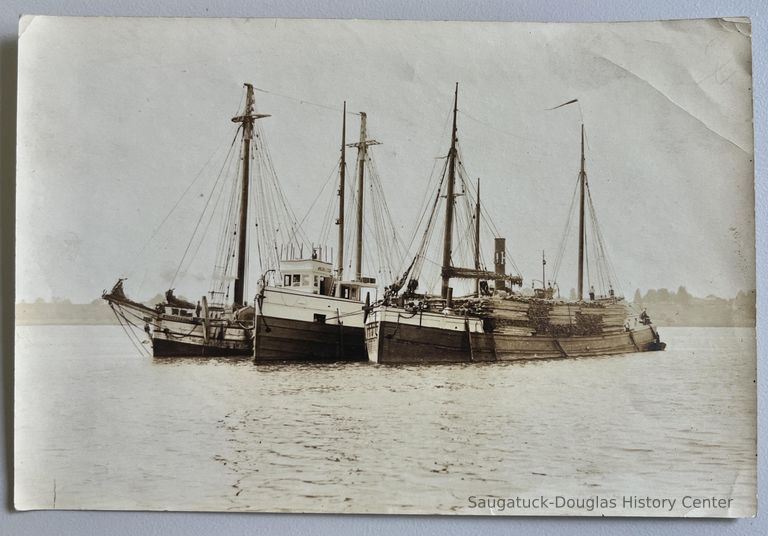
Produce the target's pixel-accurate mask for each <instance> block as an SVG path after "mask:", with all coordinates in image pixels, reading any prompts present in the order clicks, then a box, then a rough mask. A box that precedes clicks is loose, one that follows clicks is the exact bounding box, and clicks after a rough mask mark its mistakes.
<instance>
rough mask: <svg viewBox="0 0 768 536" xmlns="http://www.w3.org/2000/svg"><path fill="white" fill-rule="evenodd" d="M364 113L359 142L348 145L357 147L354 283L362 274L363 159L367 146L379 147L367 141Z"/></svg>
mask: <svg viewBox="0 0 768 536" xmlns="http://www.w3.org/2000/svg"><path fill="white" fill-rule="evenodd" d="M366 119H367V116H366V114H365V112H360V141H359V142H357V143H350V144H349V147H357V222H356V223H357V243H356V244H355V246H356V247H355V281H360V280H361V279H362V275H363V274H362V272H363V192H364V187H365V184H364V182H365V159H366V156H367V154H368V146H369V145H380V144H379V142H378V141H376V140H369V139H366V138H367V134H366Z"/></svg>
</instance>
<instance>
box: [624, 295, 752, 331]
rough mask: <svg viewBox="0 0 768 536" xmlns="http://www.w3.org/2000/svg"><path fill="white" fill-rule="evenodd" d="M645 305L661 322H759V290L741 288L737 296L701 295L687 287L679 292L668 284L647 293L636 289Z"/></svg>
mask: <svg viewBox="0 0 768 536" xmlns="http://www.w3.org/2000/svg"><path fill="white" fill-rule="evenodd" d="M632 301H633V302H634V303H635V305H636V306H637V307H639V308H643V307H645V308H646V309H647V311H648V314H649V315H650V317H651V319H652V320H653V322H654V323H655V324H658V325H660V326H722V327H729V326H744V327H754V326H755V314H756V313H755V291H754V290H750V291H747V292H744V291H739V293H738V294H736V296H735V297H734V298H730V299H726V298H719V297H717V296H713V295H709V296H707V297H706V298H698V297H696V296H693V295H691V294H690V293H689V292H688V291H687V290H686V289H685V287H679V288H678V289H677V292H675V291H669V290H667V289H665V288H661V289H651V290H649V291H648V292H646V293H645V294H644V295H643V294H641V292H640V289H638V290H636V291H635V296H634V298H633V300H632Z"/></svg>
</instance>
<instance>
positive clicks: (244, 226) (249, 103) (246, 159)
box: [232, 83, 269, 305]
mask: <svg viewBox="0 0 768 536" xmlns="http://www.w3.org/2000/svg"><path fill="white" fill-rule="evenodd" d="M244 86H245V88H246V96H245V109H244V111H243V115H239V116H237V117H233V118H232V122H233V123H242V129H243V142H242V143H243V149H242V155H243V165H242V180H241V185H240V223H239V224H238V227H237V277H236V279H235V296H234V300H233V301H234V304H235V305H243V304H244V303H245V302H244V301H243V293H244V290H245V257H246V254H247V249H248V187H249V185H250V180H249V178H250V169H249V168H250V163H251V140H253V123H254V122H255V121H256V119H261V118H262V117H269V115H267V114H254V113H253V85H252V84H247V83H246V84H244Z"/></svg>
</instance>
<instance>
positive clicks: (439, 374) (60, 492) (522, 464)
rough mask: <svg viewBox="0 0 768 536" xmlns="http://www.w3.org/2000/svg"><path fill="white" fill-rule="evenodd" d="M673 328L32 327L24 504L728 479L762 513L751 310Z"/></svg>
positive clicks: (440, 508) (192, 501) (458, 495)
mask: <svg viewBox="0 0 768 536" xmlns="http://www.w3.org/2000/svg"><path fill="white" fill-rule="evenodd" d="M663 338H664V340H665V341H666V342H668V344H669V346H668V350H667V351H665V352H660V353H646V354H632V355H625V356H614V357H600V358H582V359H573V360H555V361H546V362H525V363H503V364H463V365H443V366H398V367H387V366H376V365H368V364H365V363H362V364H360V363H357V364H336V365H317V366H315V365H290V366H281V365H266V366H265V365H260V366H255V365H253V364H252V363H251V361H250V360H249V359H237V360H232V359H156V360H152V359H150V358H146V357H139V356H138V355H136V351H135V349H133V348H132V347H131V345H130V342H129V341H128V340H127V339H126V337H125V335H124V334H123V333H122V332H121V331H120V328H119V327H111V326H110V327H104V326H99V327H95V326H94V327H83V326H28V327H19V328H17V357H16V397H17V398H16V415H17V418H16V454H15V455H16V486H17V490H16V504H17V506H19V507H41V508H49V507H52V506H53V490H54V485H55V489H56V507H57V508H110V509H179V510H195V509H205V510H267V511H299V512H392V513H464V514H489V513H491V512H489V511H488V510H487V509H485V510H483V509H477V508H470V507H469V502H468V497H470V496H498V497H515V496H520V497H533V496H539V495H545V496H555V495H562V496H570V497H589V496H595V495H598V496H605V497H611V496H615V497H621V496H623V495H637V496H645V495H649V496H651V497H679V498H681V497H683V496H684V495H700V496H713V495H715V496H727V497H734V498H735V500H734V501H733V503H732V506H731V509H730V510H729V511H724V510H711V511H710V512H711V513H714V514H717V515H725V514H728V513H730V515H737V514H742V515H743V514H749V513H752V512H753V511H754V505H755V499H754V486H755V480H756V461H755V448H756V435H755V434H756V428H755V422H756V416H755V415H756V412H755V406H756V392H755V384H754V383H753V382H754V380H755V350H754V348H755V345H754V344H755V342H754V330H751V329H725V328H719V329H701V328H696V329H687V328H686V329H684V328H675V329H673V328H666V329H663ZM54 482H55V484H54ZM619 502H621V501H619ZM567 512H568V510H567V509H561V510H557V511H553V510H549V511H542V510H520V509H518V510H515V509H509V510H505V511H504V512H503V513H505V514H512V513H529V514H544V515H550V514H564V513H567ZM575 512H576V513H580V514H590V513H591V514H592V515H596V514H597V515H599V514H600V513H601V512H600V511H597V510H596V511H592V512H587V511H583V510H579V511H575ZM497 513H498V512H497ZM602 513H606V514H608V515H617V514H621V513H632V514H634V515H642V514H646V515H650V514H652V515H681V514H686V513H688V515H692V514H693V515H701V514H703V513H706V511H705V510H694V511H689V509H684V508H682V506H680V505H679V500H678V505H677V506H676V507H675V508H674V509H673V510H672V511H663V510H659V511H644V512H638V511H630V510H625V509H622V508H617V509H613V510H611V511H607V512H602Z"/></svg>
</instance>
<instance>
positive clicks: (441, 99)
mask: <svg viewBox="0 0 768 536" xmlns="http://www.w3.org/2000/svg"><path fill="white" fill-rule="evenodd" d="M749 34H750V28H749V25H748V24H745V23H743V22H737V21H724V20H715V19H712V20H693V21H673V22H638V23H599V24H573V23H568V24H555V23H497V22H494V23H480V22H404V21H333V20H325V21H310V20H291V19H280V20H275V19H230V20H228V19H131V18H125V19H109V18H53V17H34V18H25V19H24V20H22V23H21V30H20V41H19V48H20V52H19V82H18V83H19V96H18V136H17V139H18V155H17V166H18V167H17V252H16V253H17V257H16V259H17V260H16V262H17V270H16V273H17V276H16V284H17V292H16V294H17V295H16V300H17V301H22V300H25V301H33V300H34V299H36V298H38V297H42V298H44V299H47V300H49V299H52V298H53V297H61V298H68V299H70V300H72V301H73V302H89V301H91V300H93V299H95V298H98V297H99V296H100V294H101V292H102V290H103V289H105V288H109V287H110V286H111V285H112V284H113V283H114V282H115V280H116V279H117V278H118V277H126V276H127V277H128V281H126V290H127V291H128V293H129V294H133V295H135V296H136V297H138V298H142V299H143V298H145V297H150V296H153V295H155V294H157V293H158V292H162V291H164V290H165V289H166V288H168V285H169V281H168V279H169V274H172V273H173V272H174V271H175V269H176V267H177V266H178V263H179V259H180V257H181V255H182V254H183V250H184V247H185V246H186V243H187V240H188V238H189V232H190V229H191V228H192V227H193V226H194V223H195V221H196V220H197V218H198V216H199V210H200V208H201V206H202V205H201V203H202V202H203V201H202V198H200V196H199V195H195V193H196V192H197V189H199V191H200V193H202V192H203V191H206V188H205V185H206V184H207V185H210V184H212V183H211V182H210V180H213V179H215V172H216V170H217V169H216V162H217V160H218V161H220V160H221V159H222V157H223V152H222V151H223V150H226V147H227V146H228V145H229V142H230V141H231V139H232V135H233V132H234V131H233V128H234V127H233V124H232V123H231V122H230V117H232V116H233V115H235V114H236V112H237V110H238V106H239V104H240V102H241V98H242V84H243V82H246V81H247V82H252V83H253V84H254V85H255V86H256V87H258V88H261V89H265V90H267V91H268V92H264V91H259V92H257V94H256V98H257V107H258V110H259V111H260V112H263V113H268V114H271V117H270V118H268V119H265V120H263V121H265V122H264V123H263V125H262V126H263V128H264V131H265V135H266V136H267V137H268V139H269V145H270V150H271V154H272V158H273V161H274V165H275V169H276V171H277V174H278V176H279V178H280V181H281V184H282V187H283V189H284V191H285V192H286V194H287V196H288V198H289V200H290V203H291V205H292V207H293V210H294V211H295V212H296V213H297V214H298V215H299V217H300V218H301V217H303V216H304V213H305V212H306V211H307V209H308V208H309V207H310V206H313V202H314V201H315V199H316V198H317V196H318V191H319V190H320V189H321V187H322V185H323V184H324V183H325V181H326V179H327V177H328V174H329V172H331V171H332V170H333V167H334V165H335V163H336V160H337V158H338V145H339V136H340V132H339V129H340V119H341V114H340V112H339V111H338V109H340V107H341V103H342V101H344V100H346V101H347V106H348V109H349V110H351V111H365V112H366V113H367V115H368V127H369V132H370V133H371V135H372V136H373V137H375V138H376V139H377V140H379V141H381V142H382V145H380V146H376V147H375V148H374V149H373V151H375V158H376V164H377V168H378V170H379V172H380V175H381V180H382V186H383V189H384V191H385V193H386V195H387V201H388V205H389V207H390V209H391V211H392V214H393V216H394V217H395V220H396V221H397V222H398V225H400V226H401V227H402V229H401V230H402V233H403V235H404V236H410V233H411V231H412V228H413V226H414V223H415V221H416V220H417V218H418V211H419V210H420V208H421V207H420V203H419V202H420V201H421V199H422V198H423V195H424V191H425V189H426V186H427V181H428V178H429V175H430V171H431V169H432V167H433V165H434V163H435V158H436V157H440V156H443V155H444V154H445V153H446V152H447V146H448V143H449V138H448V133H447V131H446V129H445V127H446V119H447V117H448V114H449V112H450V108H451V105H452V98H453V90H454V84H455V83H456V82H458V83H459V88H460V89H459V110H460V111H459V116H458V123H459V125H458V127H459V140H460V144H461V148H462V156H463V163H464V165H465V167H466V168H467V171H468V173H469V174H470V176H472V177H480V178H481V181H482V191H483V194H482V195H483V204H484V207H485V209H486V210H487V212H488V213H489V214H491V215H492V217H493V220H494V222H495V224H496V226H497V228H498V229H499V231H500V232H501V234H503V235H504V236H505V237H506V239H507V244H508V249H509V250H510V252H511V254H512V256H513V258H514V261H515V263H516V265H517V266H518V267H519V268H520V271H521V272H522V275H523V277H524V279H525V280H526V284H529V282H530V281H531V279H533V278H540V273H541V265H540V262H541V251H542V250H546V251H549V252H550V255H552V254H553V253H554V251H555V250H556V249H557V248H558V245H559V243H560V238H561V233H562V230H563V227H564V224H565V218H566V215H567V212H568V207H569V204H570V201H571V193H572V190H573V181H574V180H575V178H576V176H577V173H578V166H579V133H580V125H581V123H582V121H583V123H584V125H585V129H586V132H587V163H586V166H587V172H588V175H589V182H590V185H591V190H592V196H593V200H594V203H595V206H596V209H597V211H598V216H599V219H600V222H601V226H602V230H603V235H604V238H605V241H606V245H607V248H608V251H609V253H610V256H611V259H612V262H613V264H614V266H615V268H616V272H617V273H618V275H619V278H620V281H619V284H620V290H622V291H623V292H624V293H625V294H627V295H630V296H631V293H632V292H634V289H635V288H641V289H648V288H661V287H667V288H671V289H675V288H677V287H678V286H680V285H684V286H686V288H687V289H688V290H689V292H691V293H693V294H695V295H699V296H706V295H708V294H715V295H720V296H732V295H734V294H735V293H736V292H737V291H739V290H742V289H751V288H754V286H755V260H754V258H755V251H754V183H753V138H752V132H753V126H752V95H751V40H750V37H749ZM575 98H577V99H578V101H579V104H578V105H570V106H567V107H563V108H559V109H557V110H550V108H552V107H554V106H557V105H558V104H561V103H563V102H566V101H569V100H571V99H575ZM302 102H303V103H302ZM348 121H349V123H348V130H349V131H350V132H351V133H352V134H351V135H354V133H355V132H356V129H357V123H356V122H357V117H356V116H353V115H349V116H348ZM348 158H349V160H350V161H353V159H354V154H353V153H350V154H349V155H348ZM201 170H202V171H201ZM199 173H202V175H203V176H202V177H201V178H200V180H199V183H195V186H194V188H193V190H192V192H191V195H190V196H188V198H187V199H186V200H185V201H188V206H187V205H185V206H183V207H182V208H181V209H180V210H178V211H176V213H175V214H174V217H173V218H172V219H169V220H168V222H167V224H166V225H163V226H161V227H160V232H159V233H157V234H156V235H155V236H153V233H154V231H155V230H156V229H157V228H158V226H159V225H160V223H161V222H162V221H163V219H164V217H165V216H166V215H167V214H168V212H169V210H170V209H171V208H172V207H173V206H174V204H175V203H176V202H177V200H178V199H179V196H180V195H181V193H182V192H183V191H184V190H185V189H186V188H187V186H188V185H189V184H190V183H191V182H192V181H193V179H195V177H197V175H198V174H199ZM207 175H210V178H208V177H207ZM206 181H209V182H206ZM319 204H322V203H319ZM315 212H318V211H315ZM322 212H323V211H322V210H320V211H319V214H314V213H311V214H310V215H309V216H308V217H307V220H306V229H307V232H308V234H309V235H312V233H313V232H314V230H316V229H318V228H320V227H321V226H322V224H323V222H321V221H320V218H322V216H323V214H322ZM150 237H152V240H149V238H150ZM571 243H573V240H572V241H571ZM212 249H215V248H212ZM212 249H211V250H210V251H209V250H206V249H203V250H202V251H201V252H200V253H199V255H198V258H197V259H196V261H197V262H196V263H195V264H194V265H193V266H190V269H189V270H188V271H185V272H184V273H183V274H182V276H181V278H180V279H179V280H178V281H177V283H176V287H177V289H178V291H179V292H180V293H181V294H184V295H187V296H195V295H200V294H202V293H203V292H205V291H206V290H207V289H206V288H203V286H204V283H206V282H207V279H208V275H209V273H210V270H211V262H212V260H211V259H212V256H213V253H212ZM485 249H486V250H490V249H491V247H490V244H488V245H487V247H486V248H485ZM575 275H576V257H575V251H571V250H567V251H566V257H565V259H564V261H563V267H562V268H561V275H560V286H561V287H562V288H565V289H568V288H570V287H573V286H575V279H576V277H575Z"/></svg>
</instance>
